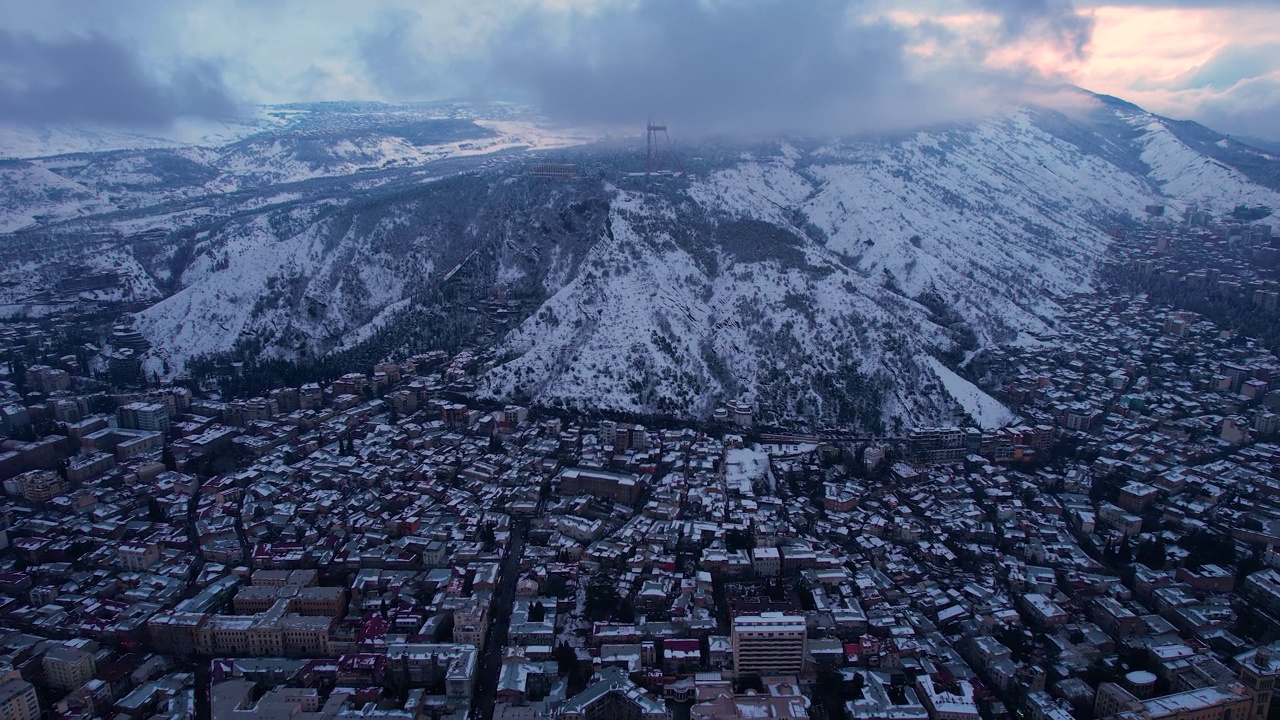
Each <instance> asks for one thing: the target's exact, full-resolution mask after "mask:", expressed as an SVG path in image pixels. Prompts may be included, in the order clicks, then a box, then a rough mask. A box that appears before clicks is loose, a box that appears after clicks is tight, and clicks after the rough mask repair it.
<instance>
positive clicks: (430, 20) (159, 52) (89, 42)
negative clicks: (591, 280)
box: [0, 0, 1280, 140]
mask: <svg viewBox="0 0 1280 720" xmlns="http://www.w3.org/2000/svg"><path fill="white" fill-rule="evenodd" d="M1063 83H1072V84H1077V85H1080V86H1082V87H1085V88H1088V89H1090V90H1094V91H1097V92H1102V93H1107V94H1112V95H1117V96H1120V97H1123V98H1125V99H1127V100H1130V101H1133V102H1136V103H1138V104H1139V105H1142V106H1144V107H1146V108H1148V109H1150V110H1153V111H1156V112H1160V113H1163V114H1167V115H1171V116H1174V117H1179V118H1191V119H1196V120H1200V121H1201V122H1204V123H1205V124H1207V125H1209V126H1211V127H1213V128H1215V129H1218V130H1221V131H1223V132H1228V133H1233V134H1244V135H1254V136H1259V137H1265V138H1269V139H1274V140H1280V2H1277V1H1276V0H1126V1H1122V2H1118V3H1116V4H1109V3H1102V2H1099V1H1098V0H418V1H416V2H415V1H411V0H360V1H359V2H356V1H355V0H172V1H169V0H111V2H101V1H100V0H40V2H17V1H14V2H5V3H2V4H0V122H8V123H15V122H16V123H30V124H46V123H57V122H64V121H73V122H93V123H104V124H111V125H121V126H153V127H154V126H163V125H166V124H168V123H171V122H172V121H174V120H175V119H177V118H180V117H206V118H223V117H230V116H234V115H236V114H239V113H243V112H245V109H246V108H249V107H250V106H252V105H253V104H257V103H268V102H285V101H303V100H340V99H351V100H429V99H438V98H467V99H472V100H476V101H485V100H492V99H510V100H519V101H527V102H532V103H536V104H537V105H538V106H540V107H541V108H542V110H543V111H544V112H545V113H546V114H547V115H548V116H550V117H552V118H554V119H557V120H561V121H564V122H569V123H576V124H592V123H620V122H631V123H634V122H635V118H637V117H644V116H645V115H646V114H649V113H654V112H656V113H659V114H661V115H662V116H663V117H665V118H667V119H668V121H669V122H672V123H677V122H680V123H685V124H686V125H688V126H697V127H702V128H706V129H713V130H734V129H744V130H761V129H797V130H861V129H886V128H898V127H906V126H911V125H914V124H921V123H927V122H933V121H941V120H947V119H955V118H962V117H968V116H973V115H977V114H981V113H983V112H987V111H989V110H990V109H991V108H994V107H1000V106H1001V105H1002V104H1005V103H1009V102H1018V101H1020V100H1025V99H1038V100H1044V99H1046V98H1050V99H1052V98H1054V97H1056V96H1057V94H1056V93H1055V88H1058V87H1060V86H1061V85H1062V84H1063Z"/></svg>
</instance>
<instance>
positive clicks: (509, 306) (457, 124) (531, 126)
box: [0, 92, 1280, 431]
mask: <svg viewBox="0 0 1280 720" xmlns="http://www.w3.org/2000/svg"><path fill="white" fill-rule="evenodd" d="M1071 98H1072V101H1071V102H1067V103H1062V102H1056V103H1054V104H1053V106H1052V107H1048V106H1041V107H1037V106H1030V105H1026V106H1022V107H1020V108H1017V109H1012V110H1009V111H1006V112H1002V113H1000V114H999V115H997V116H994V117H991V118H988V119H986V120H982V121H975V122H971V123H954V124H950V125H946V126H941V127H934V128H931V129H928V130H923V131H919V132H910V133H902V134H900V135H897V136H892V137H870V136H861V137H855V138H839V137H824V136H808V137H788V138H780V139H768V140H760V139H755V140H751V141H743V140H739V139H720V140H700V141H697V142H696V143H695V142H684V143H680V144H679V145H678V151H679V153H680V155H681V157H682V159H683V161H684V164H685V165H686V167H687V168H688V169H689V171H690V173H691V175H690V177H688V178H677V177H650V178H645V177H642V176H636V175H635V173H637V172H639V171H642V170H643V167H644V157H643V146H644V141H643V137H636V136H627V135H625V134H614V135H611V136H605V137H601V136H599V135H598V134H595V133H588V132H584V131H580V130H572V129H563V128H554V127H546V126H544V125H543V124H541V123H539V122H538V121H536V120H535V119H534V118H533V117H532V116H531V115H530V114H529V113H527V112H526V111H524V110H522V109H521V108H517V107H514V106H507V105H497V106H489V107H487V108H484V109H483V110H477V109H475V108H470V107H467V106H462V105H448V104H436V105H415V106H386V105H376V104H363V103H335V104H318V105H307V104H303V105H291V106H277V107H272V108H268V109H267V110H266V111H264V113H263V115H262V116H261V117H259V118H258V119H256V120H254V121H253V122H245V123H238V124H236V125H232V126H222V127H218V128H191V129H188V131H187V132H188V134H189V136H190V135H191V134H194V135H197V136H199V138H200V139H199V140H198V141H197V142H193V143H190V144H188V142H186V141H187V140H188V139H189V137H186V138H179V139H177V140H173V139H168V140H162V141H159V142H156V141H152V140H151V139H149V138H137V137H132V136H130V137H125V136H119V135H111V136H104V135H102V134H101V133H98V132H96V131H86V130H83V129H80V130H77V129H74V128H63V129H59V130H58V131H56V132H53V133H50V134H48V135H44V136H41V135H39V134H31V133H28V134H27V135H23V136H21V137H19V136H18V135H14V134H10V135H8V136H7V137H8V138H10V139H11V140H10V143H11V144H10V145H8V146H7V147H5V148H4V149H3V152H6V153H8V154H10V155H13V156H21V157H20V158H18V157H15V158H14V159H11V160H6V161H3V163H0V229H2V230H5V231H8V232H9V233H10V235H9V237H7V238H5V240H4V243H3V245H4V247H3V248H0V253H3V255H4V257H5V263H4V265H3V268H4V269H3V270H0V301H2V302H4V303H11V304H15V305H16V306H24V305H25V306H32V304H33V300H32V297H31V296H32V295H33V293H34V291H35V288H37V287H40V286H42V285H47V284H48V283H49V282H50V281H55V282H56V281H57V280H58V279H60V278H62V277H65V276H69V275H73V274H76V273H84V272H86V271H89V270H94V269H112V270H115V271H116V272H118V273H120V274H121V276H122V277H123V278H124V279H125V281H124V283H123V284H122V285H121V286H120V287H118V288H116V289H112V290H105V291H97V292H100V293H103V292H105V293H114V297H117V298H118V299H120V300H122V301H144V302H145V303H148V304H150V306H149V307H146V309H143V310H141V311H140V312H138V313H137V316H136V324H137V327H138V328H139V329H140V330H141V331H142V332H143V333H144V335H145V336H146V337H147V338H148V340H149V341H150V342H151V343H152V346H153V349H152V351H151V354H150V358H149V368H150V369H151V370H152V371H154V372H156V373H159V374H164V375H169V376H174V375H178V374H182V373H185V372H189V371H191V370H192V369H193V368H206V367H209V366H210V362H211V360H218V359H222V360H230V359H233V358H234V359H247V360H251V361H252V360H260V359H282V360H292V361H299V362H301V363H303V364H315V363H317V362H321V361H322V360H323V358H326V357H330V358H332V357H336V356H338V355H335V353H337V354H339V355H341V356H342V357H357V358H360V359H363V360H377V359H381V358H382V357H386V356H403V355H407V354H411V353H414V352H419V351H422V350H425V349H430V348H432V347H437V346H440V347H450V348H456V347H460V346H466V345H471V346H475V347H477V348H480V349H486V348H495V349H496V350H497V351H498V356H497V358H496V362H495V366H494V367H493V369H492V370H490V371H489V372H488V373H487V374H486V375H485V378H484V381H483V382H484V384H483V387H482V388H481V390H482V391H483V392H485V393H486V394H488V395H491V396H493V397H495V398H507V399H520V400H523V401H532V402H537V403H543V404H553V405H564V406H573V407H581V408H604V409H613V410H623V411H630V412H640V413H672V414H677V415H682V416H689V417H702V416H705V415H706V414H708V413H709V412H710V410H711V409H712V408H713V407H714V406H715V405H716V404H717V403H719V402H723V401H724V400H726V399H737V398H745V399H748V400H750V401H753V402H755V403H757V405H758V407H759V410H760V417H761V419H762V420H763V421H765V422H775V423H787V424H793V425H806V426H810V427H830V426H847V427H853V428H859V429H866V430H874V431H892V430H895V429H897V428H900V427H902V426H905V425H908V424H911V423H917V422H922V423H950V422H961V421H966V420H970V419H971V420H973V421H975V422H978V423H980V424H982V425H988V426H990V425H997V424H999V423H1001V422H1003V421H1004V420H1005V419H1006V418H1007V417H1008V415H1007V411H1005V410H1004V409H1003V408H1001V407H1000V406H999V404H998V403H997V402H995V401H994V400H993V399H991V398H990V397H988V396H986V395H985V394H984V393H982V392H981V391H980V390H978V389H977V388H976V387H974V386H973V385H972V384H971V383H970V382H969V381H968V380H966V379H964V377H963V376H964V375H965V374H971V373H970V371H971V370H972V368H973V366H972V365H971V360H972V359H973V358H974V357H975V356H976V355H977V354H979V353H980V351H981V350H982V349H983V348H988V347H993V346H995V345H999V344H1004V343H1015V344H1024V343H1039V342H1051V341H1052V335H1053V326H1054V315H1055V312H1056V304H1055V298H1058V297H1061V296H1063V295H1064V294H1067V293H1072V292H1077V291H1081V290H1087V289H1088V288H1090V287H1091V285H1092V283H1093V279H1094V271H1095V269H1096V267H1097V264H1098V262H1099V260H1100V259H1101V258H1102V257H1103V256H1104V254H1105V252H1106V248H1107V243H1108V242H1109V240H1108V236H1107V235H1106V228H1107V227H1108V226H1109V225H1110V224H1112V223H1116V222H1126V221H1128V220H1129V219H1130V218H1136V217H1139V216H1142V215H1143V214H1144V213H1145V208H1146V206H1148V205H1153V204H1155V205H1166V206H1168V212H1169V213H1170V214H1171V215H1174V216H1179V214H1180V213H1181V212H1182V211H1183V210H1184V209H1186V208H1188V207H1192V206H1196V207H1199V208H1202V209H1206V210H1209V211H1210V212H1213V213H1215V214H1223V213H1227V212H1230V211H1231V210H1232V209H1233V208H1235V207H1236V206H1238V205H1242V204H1243V205H1249V206H1264V207H1267V208H1276V207H1280V157H1277V156H1276V155H1274V154H1272V153H1270V152H1268V151H1266V150H1264V149H1261V148H1259V147H1255V146H1252V145H1247V144H1243V143H1240V142H1238V141H1235V140H1232V139H1229V138H1227V137H1225V136H1222V135H1219V134H1217V133H1215V132H1213V131H1212V130H1209V129H1207V128H1204V127H1202V126H1199V125H1196V124H1194V123H1186V122H1177V121H1172V120H1169V119H1166V118H1162V117H1159V116H1156V115H1153V114H1150V113H1147V112H1145V111H1143V110H1141V109H1140V108H1137V107H1135V106H1133V105H1130V104H1127V103H1124V102H1123V101H1120V100H1117V99H1114V98H1108V97H1103V96H1094V95H1090V94H1087V93H1083V92H1079V93H1072V94H1071ZM629 130H633V131H634V129H629ZM672 130H673V132H674V133H675V135H676V137H677V138H679V129H678V128H672ZM13 138H17V139H16V140H15V139H13ZM103 144H105V146H107V147H112V148H115V149H111V150H106V151H90V148H92V147H102V146H103ZM70 149H79V150H80V151H78V152H75V153H72V154H51V153H58V152H64V151H66V150H70ZM535 162H568V163H575V164H576V166H577V174H578V179H575V180H553V181H542V180H534V179H532V178H531V177H530V174H529V170H530V165H531V164H533V163H535ZM36 304H38V303H36ZM15 311H20V310H16V309H15Z"/></svg>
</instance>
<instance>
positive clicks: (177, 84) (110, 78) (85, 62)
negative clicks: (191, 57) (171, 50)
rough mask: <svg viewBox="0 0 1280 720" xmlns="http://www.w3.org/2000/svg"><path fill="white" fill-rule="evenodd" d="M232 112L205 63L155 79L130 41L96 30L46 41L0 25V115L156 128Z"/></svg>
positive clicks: (187, 65) (24, 120) (12, 118)
mask: <svg viewBox="0 0 1280 720" xmlns="http://www.w3.org/2000/svg"><path fill="white" fill-rule="evenodd" d="M235 112H236V103H235V102H234V101H233V100H232V98H231V94H230V93H229V92H228V90H227V88H226V86H225V85H224V84H223V81H222V76H221V73H220V72H219V71H218V69H217V68H216V67H214V66H213V65H211V64H209V63H206V62H185V63H183V64H181V65H180V66H178V67H176V68H174V69H173V70H172V71H171V73H170V74H169V77H168V78H164V79H158V78H156V77H153V76H152V75H150V74H148V73H147V72H146V71H145V70H144V69H143V67H142V64H141V63H140V62H139V59H138V57H137V56H136V55H135V54H134V53H133V52H132V51H131V50H130V48H128V47H127V46H125V45H123V44H121V43H119V42H117V41H115V40H113V39H110V38H107V37H105V36H103V35H98V34H89V35H76V36H71V37H66V38H62V39H55V40H47V39H42V38H37V37H35V36H32V35H24V34H18V33H13V32H9V31H7V30H3V29H0V121H9V122H20V123H48V122H53V123H57V122H82V121H89V122H100V123H106V124H115V125H126V126H151V127H155V126H163V125H167V124H169V123H170V122H172V121H173V120H174V119H176V118H178V117H182V116H199V117H212V118H225V117H229V116H231V115H234V114H235Z"/></svg>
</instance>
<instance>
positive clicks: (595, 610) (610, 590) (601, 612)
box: [583, 575, 619, 622]
mask: <svg viewBox="0 0 1280 720" xmlns="http://www.w3.org/2000/svg"><path fill="white" fill-rule="evenodd" d="M618 600H619V597H618V590H617V588H615V587H614V585H613V579H612V578H610V577H609V576H608V575H596V576H594V577H592V578H591V582H590V583H589V584H588V585H587V598H586V602H585V603H584V606H583V612H584V614H585V615H586V617H587V619H588V620H591V621H593V622H594V621H597V620H603V619H604V618H605V617H606V616H607V615H608V614H609V611H611V610H613V607H614V606H615V605H617V604H618Z"/></svg>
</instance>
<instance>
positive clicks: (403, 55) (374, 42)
mask: <svg viewBox="0 0 1280 720" xmlns="http://www.w3.org/2000/svg"><path fill="white" fill-rule="evenodd" d="M413 24H414V18H413V16H411V15H409V14H407V13H404V12H390V13H387V14H386V15H384V16H382V17H381V18H380V19H379V21H378V23H377V25H376V26H375V27H374V29H373V30H372V31H370V32H368V33H366V34H364V35H363V36H361V37H360V38H359V41H358V44H357V52H358V54H359V57H360V61H361V62H362V63H363V64H364V67H365V70H366V72H368V74H369V79H370V80H371V81H372V82H373V83H374V84H375V85H377V86H378V87H379V88H382V89H383V90H385V91H387V92H388V93H390V94H391V95H392V96H393V97H397V98H405V99H412V98H415V97H419V96H422V95H425V94H429V93H431V92H432V91H434V90H436V86H437V84H438V83H437V81H436V80H435V78H434V77H433V73H432V72H431V70H430V68H428V67H427V65H426V63H425V62H424V61H423V59H422V55H421V53H420V52H418V51H417V50H418V48H415V47H414V40H413V36H412V33H411V29H412V27H413Z"/></svg>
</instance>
